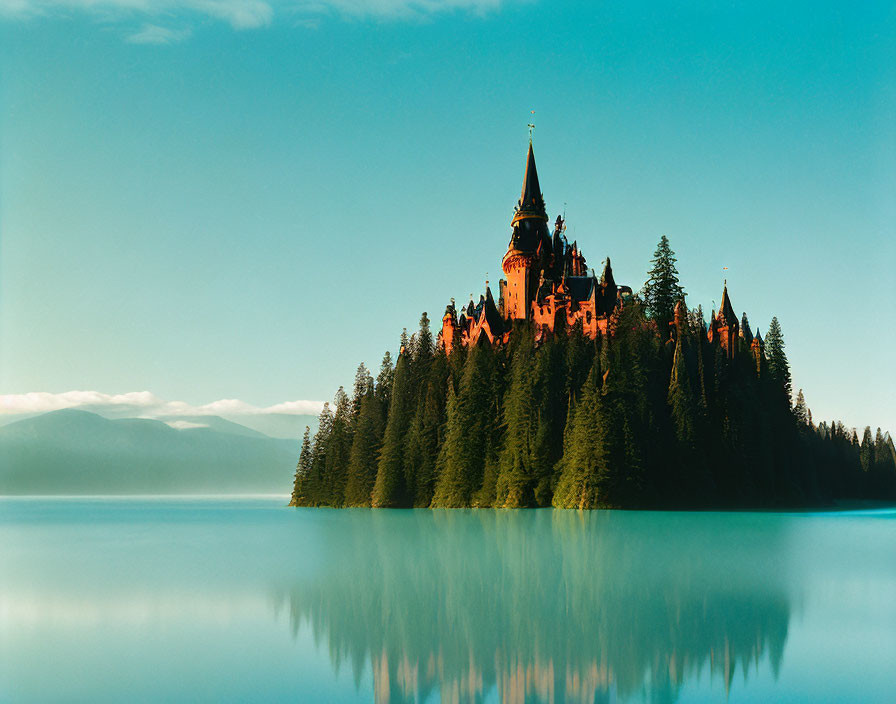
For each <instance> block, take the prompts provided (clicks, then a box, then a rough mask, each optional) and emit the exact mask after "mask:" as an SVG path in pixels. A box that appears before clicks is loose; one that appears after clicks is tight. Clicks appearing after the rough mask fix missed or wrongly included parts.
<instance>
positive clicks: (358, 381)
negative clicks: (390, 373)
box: [352, 362, 373, 422]
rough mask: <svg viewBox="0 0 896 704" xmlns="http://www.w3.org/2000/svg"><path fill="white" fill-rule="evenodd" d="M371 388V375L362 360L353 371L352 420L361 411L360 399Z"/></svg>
mask: <svg viewBox="0 0 896 704" xmlns="http://www.w3.org/2000/svg"><path fill="white" fill-rule="evenodd" d="M372 390H373V377H372V376H371V375H370V372H369V371H367V366H366V365H365V364H364V362H361V364H359V365H358V370H357V371H356V372H355V383H354V386H353V387H352V421H353V422H354V421H355V420H356V419H357V418H358V415H359V414H360V413H361V399H362V398H364V396H365V395H366V394H367V393H368V392H369V391H372Z"/></svg>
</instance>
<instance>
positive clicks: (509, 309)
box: [501, 141, 551, 320]
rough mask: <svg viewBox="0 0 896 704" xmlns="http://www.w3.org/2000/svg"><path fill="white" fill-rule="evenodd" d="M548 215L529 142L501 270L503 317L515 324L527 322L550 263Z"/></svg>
mask: <svg viewBox="0 0 896 704" xmlns="http://www.w3.org/2000/svg"><path fill="white" fill-rule="evenodd" d="M547 223H548V215H547V212H545V208H544V197H543V196H542V194H541V186H540V185H539V183H538V170H537V169H536V167H535V153H534V152H533V151H532V142H531V141H530V142H529V153H528V155H527V157H526V175H525V177H524V178H523V190H522V194H521V195H520V200H519V202H518V203H517V206H516V209H515V212H514V214H513V219H512V220H511V221H510V225H511V227H512V228H513V232H512V233H511V236H510V244H509V245H508V247H507V253H506V254H505V255H504V259H503V260H502V261H501V268H502V269H503V270H504V273H505V274H506V275H507V280H506V281H504V282H502V284H501V287H502V288H501V298H502V299H503V300H504V315H505V316H506V317H507V318H509V319H512V320H526V319H528V317H529V309H530V307H531V303H532V297H533V295H534V293H535V284H536V281H537V279H536V278H535V277H536V276H537V273H538V272H539V271H540V270H541V269H543V268H544V267H545V265H546V264H549V262H550V255H551V238H550V234H549V233H548V225H547Z"/></svg>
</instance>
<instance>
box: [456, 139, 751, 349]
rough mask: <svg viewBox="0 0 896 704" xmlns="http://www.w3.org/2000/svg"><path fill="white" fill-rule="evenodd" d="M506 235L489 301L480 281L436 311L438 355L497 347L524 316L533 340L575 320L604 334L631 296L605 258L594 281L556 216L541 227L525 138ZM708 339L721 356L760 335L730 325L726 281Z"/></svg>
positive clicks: (680, 310)
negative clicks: (478, 291) (460, 299)
mask: <svg viewBox="0 0 896 704" xmlns="http://www.w3.org/2000/svg"><path fill="white" fill-rule="evenodd" d="M510 226H511V235H510V243H509V244H508V246H507V252H506V253H505V254H504V258H503V259H502V260H501V268H502V269H503V271H504V274H505V275H506V277H507V278H506V279H502V280H501V281H500V282H499V286H500V289H499V291H500V295H499V298H498V302H497V304H496V303H495V299H494V297H493V296H492V292H491V289H490V288H489V286H488V282H487V281H486V287H485V295H483V296H480V297H479V303H478V304H474V303H473V300H472V299H471V300H470V302H469V304H467V306H466V307H462V308H461V309H460V314H459V315H458V311H457V309H456V308H455V305H454V299H452V300H451V303H449V305H448V307H447V308H446V309H445V314H444V315H443V316H442V330H441V332H439V334H438V344H439V345H441V346H443V347H444V349H445V350H446V352H450V351H451V350H452V348H453V347H454V346H455V345H458V344H459V345H462V346H464V347H470V346H472V345H475V344H479V343H480V342H483V343H484V342H488V343H489V344H491V345H495V346H502V345H505V344H507V342H508V341H509V339H510V331H511V328H512V326H513V322H514V321H516V320H522V321H529V322H531V323H532V324H533V327H534V328H535V331H536V333H535V334H536V340H540V339H541V338H542V337H543V336H544V335H545V334H548V333H553V332H554V331H555V330H558V329H563V328H567V329H572V327H573V326H574V325H576V324H577V323H581V326H582V332H583V333H584V334H585V335H587V336H588V337H590V338H592V339H593V338H596V337H597V335H598V334H601V335H606V334H607V333H608V332H612V320H613V314H614V313H615V312H616V311H617V310H618V309H619V308H621V307H622V306H624V305H625V304H626V302H627V301H628V300H630V299H631V298H632V296H633V294H632V289H631V288H630V287H629V286H620V285H617V284H616V281H615V279H614V278H613V269H612V267H611V266H610V259H609V257H608V258H607V259H606V261H605V262H604V267H603V271H602V272H601V275H600V278H598V277H597V276H595V273H594V270H593V269H592V270H591V271H590V273H589V270H588V268H587V267H586V266H585V257H584V255H583V254H582V252H581V250H580V249H579V246H578V243H577V242H573V243H572V244H571V245H570V244H569V242H567V240H566V237H565V235H564V234H563V233H564V230H565V229H566V227H565V223H564V220H563V217H561V216H559V215H558V216H557V220H556V221H555V223H554V231H553V234H551V233H550V232H549V231H548V215H547V211H546V210H545V203H544V196H543V195H542V193H541V187H540V185H539V183H538V170H537V169H536V167H535V153H534V152H533V150H532V141H531V139H530V141H529V153H528V154H527V156H526V174H525V176H524V177H523V190H522V193H521V195H520V199H519V202H518V203H517V205H516V207H515V208H514V214H513V218H512V219H511V221H510ZM684 315H685V308H684V305H683V303H682V302H679V303H678V305H677V306H676V308H675V322H674V324H673V326H672V330H671V331H670V334H671V335H673V336H674V334H675V330H676V329H681V327H680V326H681V325H683V324H684ZM706 334H707V337H708V339H709V341H710V342H716V343H718V344H720V345H721V347H722V348H723V349H724V350H725V352H726V354H727V356H728V357H729V358H733V357H734V356H735V353H736V351H737V347H738V345H737V340H738V338H740V339H742V340H744V342H745V343H746V345H747V346H749V347H751V348H753V349H754V351H756V350H758V349H759V347H760V346H761V345H762V338H761V337H760V336H759V333H758V331H757V334H756V336H755V337H754V336H753V335H752V333H751V332H750V329H749V326H748V325H747V324H746V320H744V324H743V325H742V324H741V323H740V322H738V319H737V315H736V314H735V313H734V308H733V307H732V306H731V300H730V299H729V298H728V286H727V283H726V285H725V288H724V290H723V292H722V304H721V306H720V307H719V311H718V313H715V312H713V313H712V317H711V321H710V324H709V327H708V329H707V331H706Z"/></svg>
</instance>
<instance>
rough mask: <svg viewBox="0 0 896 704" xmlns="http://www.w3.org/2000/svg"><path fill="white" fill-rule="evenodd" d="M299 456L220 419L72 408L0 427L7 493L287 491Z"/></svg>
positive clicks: (1, 477) (0, 476) (0, 463)
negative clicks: (111, 415)
mask: <svg viewBox="0 0 896 704" xmlns="http://www.w3.org/2000/svg"><path fill="white" fill-rule="evenodd" d="M169 423H174V424H175V427H172V426H171V425H169ZM297 450H298V443H297V441H296V440H283V439H277V438H271V437H268V436H266V435H263V434H262V433H260V432H257V431H254V430H251V429H249V428H246V427H244V426H241V425H239V424H237V423H232V422H230V421H226V420H224V419H223V418H218V417H217V416H196V417H183V416H178V417H177V418H171V419H168V420H167V422H165V421H161V420H145V419H138V418H122V419H115V420H110V419H107V418H103V417H101V416H99V415H97V414H95V413H89V412H87V411H79V410H74V409H66V410H61V411H53V412H51V413H45V414H43V415H40V416H35V417H32V418H27V419H24V420H20V421H17V422H15V423H10V424H8V425H6V426H3V427H0V494H154V493H161V494H172V493H240V492H245V493H268V492H270V493H282V492H283V491H284V487H288V486H289V485H290V482H291V480H292V475H293V473H294V472H295V464H296V454H297Z"/></svg>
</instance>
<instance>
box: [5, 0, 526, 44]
mask: <svg viewBox="0 0 896 704" xmlns="http://www.w3.org/2000/svg"><path fill="white" fill-rule="evenodd" d="M519 1H521V0H0V17H7V18H29V17H40V16H44V17H53V16H61V15H66V16H70V15H71V14H73V13H76V12H80V13H84V14H90V15H94V16H100V17H102V18H103V19H105V20H109V19H111V20H115V19H119V20H129V19H130V20H133V19H135V18H136V19H138V20H139V19H141V18H142V19H144V20H145V19H146V18H166V19H171V18H176V19H178V20H183V19H184V18H185V17H186V18H187V19H188V18H189V15H195V16H200V17H210V18H213V19H217V20H221V21H224V22H227V23H228V24H230V26H231V27H233V28H234V29H254V28H258V27H264V26H267V25H269V24H271V23H272V22H273V21H274V20H275V18H276V17H278V16H280V17H285V18H288V19H290V20H291V22H292V24H293V25H294V26H304V27H310V28H316V27H317V23H318V22H319V20H320V18H321V17H325V16H327V15H336V16H342V17H351V18H380V19H394V20H402V19H425V18H427V17H432V16H435V15H438V14H442V13H446V12H458V11H460V12H468V13H470V14H474V15H484V14H487V13H489V12H491V11H494V10H498V9H500V7H501V6H502V5H503V4H507V3H508V2H519ZM147 30H149V31H148V33H146V34H144V33H145V32H147ZM166 32H172V33H173V34H177V32H176V31H175V30H166V29H165V28H164V27H163V26H161V25H159V24H155V23H153V24H148V25H145V26H144V29H143V30H141V31H138V32H137V33H136V34H132V35H130V36H129V40H130V41H138V42H142V43H156V44H167V43H170V42H171V41H174V39H173V38H172V37H169V38H168V39H167V40H165V39H163V37H164V36H165V35H166ZM141 35H142V36H145V37H146V38H144V39H142V40H140V39H137V40H135V39H134V37H139V36H141ZM181 38H183V37H181Z"/></svg>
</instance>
